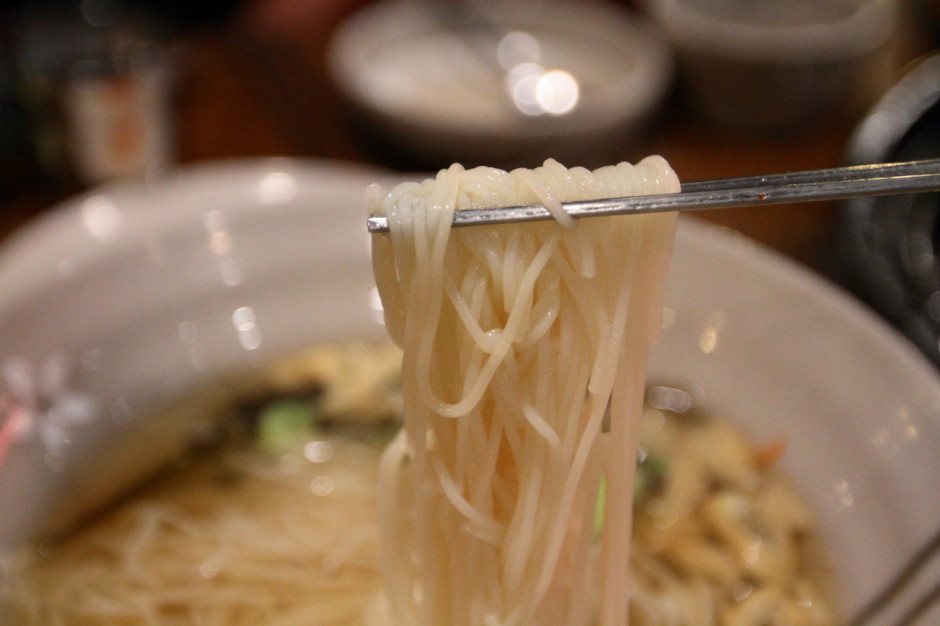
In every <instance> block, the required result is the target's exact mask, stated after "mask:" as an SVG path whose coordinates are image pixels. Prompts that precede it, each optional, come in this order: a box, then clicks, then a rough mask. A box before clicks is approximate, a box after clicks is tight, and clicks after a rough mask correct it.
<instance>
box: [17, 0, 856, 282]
mask: <svg viewBox="0 0 940 626" xmlns="http://www.w3.org/2000/svg"><path fill="white" fill-rule="evenodd" d="M362 2H363V0H347V1H342V2H336V1H331V0H310V1H307V2H297V1H293V0H256V1H254V2H249V3H248V4H247V5H245V6H244V7H242V9H241V11H240V13H239V14H237V15H236V16H234V17H233V18H232V19H231V20H229V21H228V22H226V23H225V24H224V25H221V26H216V27H213V28H205V29H202V30H199V31H196V32H190V33H187V34H186V35H184V36H183V37H181V38H180V40H179V41H178V43H177V47H178V51H179V61H178V74H179V87H178V93H177V100H176V106H177V114H178V127H177V131H178V160H179V162H180V163H183V164H185V163H190V162H194V161H201V160H206V159H224V158H229V157H246V156H261V155H290V156H302V157H317V158H330V159H341V160H347V161H354V162H366V163H370V162H371V163H376V160H375V157H374V156H373V155H372V154H371V153H370V152H369V151H368V150H366V149H364V148H363V146H362V145H361V144H359V143H357V141H356V140H355V139H354V137H353V134H352V133H350V132H349V127H348V125H347V124H346V122H345V120H344V118H343V115H342V107H341V104H340V101H339V98H338V95H337V94H336V92H335V91H334V89H333V88H332V86H331V85H330V81H329V77H328V75H327V72H326V69H325V61H324V50H325V46H326V42H327V41H328V39H329V35H330V33H331V32H332V30H333V28H334V26H335V24H337V23H338V22H339V21H340V20H341V19H342V17H343V16H344V15H345V14H346V13H348V12H349V11H351V10H352V9H354V8H355V6H356V5H357V4H361V3H362ZM673 100H674V102H672V103H671V104H670V105H669V106H668V107H666V110H665V112H664V113H663V115H662V117H661V119H660V120H659V122H658V123H657V124H655V125H654V126H652V127H651V129H650V132H649V137H648V139H647V140H645V141H644V142H643V143H642V144H639V145H637V146H633V147H632V148H631V153H632V154H633V155H642V154H651V153H658V154H662V155H663V156H665V157H666V158H667V159H668V160H669V161H670V163H671V164H672V165H673V167H674V168H675V169H676V171H677V172H678V173H679V175H680V178H682V179H684V180H696V179H702V178H712V177H722V176H739V175H750V174H762V173H770V172H778V171H788V170H796V169H809V168H821V167H832V166H836V165H840V164H842V155H843V152H844V149H845V145H846V140H847V137H848V136H849V133H850V132H851V129H852V128H853V126H854V124H855V123H856V121H857V119H858V115H859V111H858V110H855V111H842V112H840V113H839V114H837V115H836V116H835V117H829V118H826V119H823V120H820V121H819V123H818V124H816V125H815V126H814V127H812V128H806V129H803V130H801V131H799V132H795V133H790V134H783V135H774V136H754V135H750V136H740V135H734V134H729V133H727V132H722V131H720V130H717V129H713V128H710V127H709V126H708V125H707V124H705V123H704V122H702V121H701V120H699V119H698V118H697V117H696V116H695V115H694V114H692V113H690V112H689V111H688V109H687V107H686V106H685V105H684V103H683V102H682V100H681V98H674V99H673ZM546 156H550V155H546ZM379 164H380V165H386V166H389V165H391V166H395V165H396V164H394V163H379ZM443 165H446V164H442V166H443ZM76 191H78V188H77V187H74V186H70V185H68V184H65V185H62V184H52V183H49V182H47V181H37V182H36V183H34V184H32V185H28V186H26V187H24V188H22V189H20V190H17V192H16V193H14V194H12V195H10V196H9V197H7V198H6V199H5V201H4V202H3V203H2V205H0V237H2V236H7V235H9V234H10V233H11V232H13V231H14V230H15V229H16V228H18V227H20V226H22V225H23V224H25V223H27V222H28V221H29V220H30V219H31V218H32V217H33V216H35V215H37V214H38V213H40V212H41V211H42V210H44V209H45V208H46V207H48V206H50V205H51V204H53V203H54V202H56V201H58V200H61V199H62V198H64V197H67V196H68V195H70V194H72V193H75V192H76ZM701 215H702V216H704V217H705V218H706V219H708V220H711V221H714V222H717V223H720V224H724V225H726V226H729V227H731V228H734V229H736V230H738V231H740V232H742V233H744V234H746V235H748V236H750V237H752V238H754V239H756V240H758V241H761V242H763V243H765V244H767V245H769V246H771V247H773V248H775V249H777V250H779V251H781V252H783V253H784V254H786V255H788V256H791V257H793V258H796V259H798V260H800V261H801V262H805V263H807V264H809V265H817V263H818V259H819V256H820V253H821V252H824V251H825V250H826V248H827V246H828V245H829V243H830V242H831V238H832V233H833V228H834V227H835V224H836V208H835V207H834V206H833V205H832V204H831V203H815V204H806V205H779V206H772V207H761V208H758V209H736V210H730V209H729V210H718V211H710V212H708V213H707V214H704V213H703V214H701Z"/></svg>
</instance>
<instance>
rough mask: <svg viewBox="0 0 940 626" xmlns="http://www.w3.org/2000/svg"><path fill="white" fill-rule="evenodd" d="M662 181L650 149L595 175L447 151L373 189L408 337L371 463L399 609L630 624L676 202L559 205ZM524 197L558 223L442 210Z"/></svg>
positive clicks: (397, 317) (643, 189)
mask: <svg viewBox="0 0 940 626" xmlns="http://www.w3.org/2000/svg"><path fill="white" fill-rule="evenodd" d="M678 190H679V182H678V180H677V178H676V176H675V174H674V173H673V171H672V170H671V169H670V167H669V166H668V164H667V163H666V162H665V161H664V160H663V159H662V158H659V157H649V158H646V159H644V160H643V161H642V162H640V163H639V164H637V165H630V164H627V163H621V164H619V165H616V166H610V167H604V168H601V169H598V170H596V171H594V172H591V171H588V170H585V169H583V168H574V169H570V170H569V169H566V168H564V167H563V166H562V165H560V164H559V163H557V162H555V161H547V162H546V163H545V164H544V166H542V167H540V168H536V169H534V170H515V171H512V172H504V171H501V170H496V169H491V168H482V167H481V168H476V169H471V170H465V169H464V168H462V167H460V166H459V165H454V166H452V167H450V168H449V169H447V170H443V171H441V172H440V173H439V174H438V176H437V178H436V179H434V180H428V181H424V182H422V183H408V184H403V185H400V186H398V187H397V188H395V189H394V190H392V191H391V193H390V194H388V195H387V196H385V197H381V198H376V199H374V200H373V202H372V207H371V209H372V212H373V214H377V215H386V216H387V218H388V223H389V230H390V232H389V234H382V235H376V236H375V237H374V240H373V262H374V267H375V275H376V279H377V282H378V286H379V291H380V294H381V297H382V302H383V305H384V307H385V317H386V324H387V326H388V331H389V334H390V335H391V337H392V338H393V339H394V340H395V341H396V342H397V343H398V344H399V345H400V346H401V347H402V348H403V350H404V363H403V368H402V370H403V371H402V384H403V389H404V396H405V426H404V429H403V431H402V432H401V433H400V434H399V435H398V436H397V437H396V439H395V440H394V441H393V442H392V444H391V445H390V447H389V448H388V450H387V451H386V452H385V454H384V456H383V459H382V463H381V467H380V477H379V483H380V484H379V493H380V496H379V499H380V503H379V512H380V518H381V520H382V522H381V524H382V533H383V536H382V539H383V545H384V549H385V550H386V553H385V554H384V558H383V567H384V568H385V572H384V574H385V584H386V589H387V593H388V599H389V602H390V605H391V610H392V614H393V616H394V623H395V624H401V625H405V624H409V625H410V624H424V625H432V624H433V625H436V626H440V625H445V624H450V625H457V624H473V625H480V624H485V625H497V624H499V625H509V624H523V625H531V624H546V625H550V624H560V625H562V624H563V625H565V626H571V625H576V624H586V623H600V624H604V625H610V624H625V623H626V622H627V612H628V596H629V586H628V571H627V570H628V562H629V547H630V533H631V493H632V485H633V475H634V470H635V463H636V436H637V428H638V423H639V419H640V415H641V411H642V405H643V387H644V376H645V368H646V359H647V352H648V348H649V346H650V344H651V343H652V342H654V341H655V339H656V336H657V333H658V330H659V328H660V316H661V310H662V290H663V284H664V281H665V275H666V272H667V267H668V262H669V257H670V253H671V249H672V242H673V239H674V226H675V215H674V214H659V215H643V216H631V217H599V218H590V219H582V220H578V221H577V222H574V221H573V220H572V219H571V218H570V216H568V215H567V214H565V213H564V211H563V209H562V207H561V206H560V204H559V203H560V202H564V201H569V200H582V199H592V198H602V197H617V196H629V195H641V194H654V193H671V192H676V191H678ZM520 204H542V205H544V206H545V207H546V208H548V209H549V210H550V211H551V212H552V214H553V215H554V216H555V220H554V221H547V222H538V223H529V224H525V225H499V226H473V227H469V228H457V229H452V228H451V221H452V216H453V213H454V211H459V210H462V209H468V208H484V207H497V206H510V205H520ZM608 407H609V408H608ZM602 485H603V486H602ZM602 488H603V489H606V505H605V506H604V511H603V525H602V526H601V525H600V524H598V523H595V515H596V508H597V507H596V502H597V501H598V492H599V489H602ZM599 528H600V529H602V530H596V529H599Z"/></svg>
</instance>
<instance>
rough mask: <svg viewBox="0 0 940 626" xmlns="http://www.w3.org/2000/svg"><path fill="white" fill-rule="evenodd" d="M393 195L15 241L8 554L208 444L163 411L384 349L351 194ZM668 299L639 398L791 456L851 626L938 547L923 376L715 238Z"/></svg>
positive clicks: (281, 198) (729, 239) (221, 209)
mask: <svg viewBox="0 0 940 626" xmlns="http://www.w3.org/2000/svg"><path fill="white" fill-rule="evenodd" d="M391 181H392V178H391V177H390V176H389V175H387V174H385V173H382V172H377V171H372V170H364V169H355V168H350V167H347V166H340V165H336V164H330V163H323V162H315V161H295V160H278V159H272V160H260V161H246V162H231V163H217V164H206V165H200V166H196V167H192V168H189V169H186V170H183V171H181V172H179V173H177V174H175V175H172V176H170V177H168V178H167V179H165V180H163V181H161V182H159V183H155V184H153V185H152V186H146V185H143V184H137V183H123V184H115V185H111V186H107V187H103V188H100V189H97V190H94V191H92V192H90V193H89V194H87V195H85V196H83V197H80V198H76V199H74V200H72V201H69V202H67V203H65V204H64V205H62V206H60V207H58V208H57V209H56V210H55V211H53V212H51V213H49V214H48V215H47V216H46V217H45V218H43V219H42V220H40V221H38V222H36V223H34V224H33V225H32V226H31V227H29V228H27V229H25V230H24V231H22V232H21V233H20V234H19V236H18V237H15V238H14V239H13V240H11V241H9V242H7V244H6V245H5V246H4V247H3V248H2V250H0V398H2V400H0V547H4V546H7V547H8V546H10V545H11V544H13V543H15V542H16V541H18V540H20V539H22V538H24V537H26V536H29V535H34V534H35V533H37V532H41V531H48V530H52V529H55V528H58V527H61V526H62V525H64V524H66V523H67V522H69V521H70V520H71V519H74V516H75V515H77V514H78V513H79V512H80V511H82V510H85V509H87V508H88V507H90V506H93V505H94V504H96V503H98V502H100V501H101V500H102V499H104V498H107V497H108V496H110V495H112V494H113V493H115V491H116V490H117V489H118V488H120V487H122V486H124V485H126V484H128V483H130V482H132V481H133V480H135V479H137V478H139V477H140V476H141V475H143V474H145V473H146V472H148V471H150V470H152V469H153V467H154V466H155V465H156V464H157V463H158V462H160V461H161V460H163V459H165V458H166V456H167V455H168V454H170V453H171V451H172V450H173V449H174V447H175V446H176V445H178V444H179V442H180V441H181V440H183V439H185V438H186V437H187V436H189V434H190V433H191V432H192V431H193V429H194V428H196V427H197V426H198V424H197V423H194V422H193V419H194V417H193V416H187V415H181V414H176V415H173V416H170V417H165V418H164V419H163V420H162V421H156V420H154V419H152V415H153V414H154V412H155V411H156V410H157V409H159V408H161V407H164V406H167V405H169V404H172V403H173V401H174V400H176V399H178V398H182V397H185V396H188V395H189V394H191V393H192V392H193V391H195V390H197V389H200V388H204V387H205V386H207V385H211V383H212V381H213V380H215V379H217V377H218V376H219V375H220V374H221V373H223V372H228V371H231V370H233V369H244V368H249V367H260V366H261V365H262V364H263V363H264V362H265V361H266V360H268V359H269V358H271V357H273V356H276V355H280V354H283V353H289V352H290V351H292V350H295V349H297V348H299V347H301V346H305V345H307V344H309V343H312V342H316V341H322V340H328V339H352V338H379V337H383V336H384V331H383V328H382V327H381V326H380V325H379V324H378V323H376V315H375V313H376V311H375V309H374V300H373V298H374V292H373V291H372V289H373V283H372V277H371V267H370V262H369V256H368V237H367V235H366V233H365V224H364V218H365V210H364V190H365V187H366V186H367V185H368V184H369V183H372V182H385V183H391ZM669 281H670V282H669V288H668V315H667V316H666V319H667V321H668V328H667V329H666V330H665V333H664V336H663V339H662V342H661V344H660V345H659V346H658V347H657V349H656V351H655V353H654V358H653V365H652V373H651V377H652V380H654V381H659V382H671V383H676V384H679V385H683V386H686V387H689V388H694V389H695V390H696V392H697V396H698V397H700V398H701V402H702V403H703V404H704V406H705V407H706V408H708V409H710V410H713V411H715V412H717V413H720V414H722V415H725V416H727V417H728V418H730V419H732V420H734V421H736V422H738V423H739V424H741V425H742V426H743V427H744V428H745V429H746V430H747V431H748V432H749V433H750V434H752V435H753V436H754V437H757V438H759V439H760V438H769V437H777V436H781V435H782V436H785V437H787V439H788V440H789V442H790V446H789V451H788V453H787V454H786V456H785V460H784V469H785V470H786V471H787V472H789V473H790V474H792V476H794V478H795V480H796V481H797V483H798V486H799V488H800V489H801V490H802V491H803V493H805V494H806V496H807V498H808V499H809V501H810V503H811V505H812V507H813V509H814V510H815V512H816V514H817V515H818V516H819V519H820V524H821V527H822V532H823V534H824V538H825V540H826V543H827V545H828V547H829V548H830V549H831V550H832V552H833V554H834V557H835V560H836V566H837V568H838V574H839V578H838V587H839V590H840V592H841V594H842V597H843V599H844V603H845V607H846V610H847V611H848V612H849V613H853V612H855V611H857V610H858V609H859V608H860V606H861V605H862V604H863V603H864V602H865V601H866V600H867V599H869V598H870V597H871V596H872V594H874V593H875V591H876V590H877V589H878V588H880V587H881V586H883V585H884V584H885V583H886V582H887V581H888V580H889V579H891V577H892V576H894V575H895V574H896V573H897V572H898V571H899V570H900V569H901V568H902V566H903V564H904V563H905V561H906V560H907V559H908V558H909V557H910V556H911V555H912V554H914V552H915V551H916V550H917V549H918V548H919V547H920V546H921V545H923V544H924V543H925V542H926V541H927V540H928V538H929V537H931V536H932V535H933V534H934V532H935V531H936V529H937V527H938V526H940V498H937V497H936V485H937V482H938V479H940V419H938V416H940V381H938V378H937V375H936V372H935V371H934V369H933V368H932V367H931V366H929V365H928V364H927V363H926V362H925V361H924V359H922V358H921V356H920V354H919V353H918V352H917V351H916V350H915V349H913V348H912V347H911V346H910V345H909V344H908V343H906V342H905V341H904V340H902V339H900V338H899V336H898V335H896V334H895V333H894V332H892V331H891V330H889V329H888V328H887V327H885V326H884V325H883V324H882V323H881V322H879V321H878V320H876V319H875V318H874V317H873V316H872V315H870V314H869V313H868V312H867V310H864V309H862V308H860V307H859V306H858V305H856V304H855V302H854V301H852V300H849V299H848V298H847V297H845V296H844V295H842V294H841V293H839V292H837V291H836V290H834V289H833V288H832V287H831V286H829V285H828V284H826V283H824V282H822V281H821V280H819V279H817V278H815V277H814V276H812V275H810V274H808V273H807V272H805V271H803V270H802V269H800V268H798V267H796V266H795V265H793V264H792V263H790V262H787V261H785V260H783V259H781V258H779V257H777V256H776V255H774V254H771V253H769V252H767V251H766V250H764V249H762V248H760V247H758V246H757V245H756V244H754V243H752V242H750V241H748V240H745V239H743V238H742V237H740V236H737V235H735V234H732V233H730V232H728V231H724V230H719V229H717V228H715V227H710V226H705V225H703V224H701V223H699V222H696V221H693V220H685V221H682V222H681V225H680V229H679V237H678V245H677V252H676V257H675V263H674V268H673V272H672V274H671V276H670V279H669ZM937 570H940V562H938V563H937V564H936V566H935V567H934V569H933V570H929V569H928V571H926V572H925V575H924V576H923V577H921V578H917V579H915V580H914V581H913V583H912V584H911V585H910V586H909V587H908V591H909V592H910V593H911V594H915V593H917V592H919V591H922V590H923V589H924V588H925V586H930V585H931V584H933V581H935V580H936V578H937V576H938V575H940V574H938V571H937ZM932 617H933V618H934V621H933V622H932V623H937V621H936V618H937V617H938V615H936V614H934V615H933V616H932ZM928 619H929V617H928ZM888 623H890V621H889V622H888ZM926 623H931V622H930V621H928V622H926Z"/></svg>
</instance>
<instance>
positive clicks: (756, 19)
mask: <svg viewBox="0 0 940 626" xmlns="http://www.w3.org/2000/svg"><path fill="white" fill-rule="evenodd" d="M644 1H645V5H646V6H647V7H648V9H649V11H650V13H651V14H652V15H653V17H654V18H655V19H656V20H657V21H658V23H659V24H660V25H661V26H662V28H663V30H664V31H665V33H666V35H667V37H668V39H669V41H670V42H671V43H672V45H673V46H674V47H675V49H676V52H677V56H678V60H679V67H680V81H681V84H682V86H684V87H685V89H686V91H687V93H688V95H689V97H690V99H691V101H692V104H693V106H694V108H695V109H696V110H698V111H699V112H700V113H701V114H702V115H703V116H704V117H705V118H706V119H708V120H710V121H712V122H714V123H716V124H718V125H719V126H721V127H723V128H724V129H736V130H739V131H745V132H751V131H782V130H793V129H796V128H800V127H806V126H809V125H811V124H813V123H817V124H818V123H823V122H825V121H826V120H827V118H828V116H829V114H831V113H832V112H834V111H837V110H840V109H842V110H847V109H851V108H854V107H857V106H858V104H859V100H860V99H861V98H862V97H863V94H864V92H865V90H866V88H871V87H872V85H871V81H872V78H871V76H870V75H871V74H873V73H877V72H875V68H876V67H877V64H876V63H877V60H878V58H879V52H880V51H882V49H883V48H884V45H885V43H886V41H887V40H888V39H889V37H891V36H892V35H893V34H894V32H895V29H896V26H897V17H898V16H897V14H898V2H897V1H896V0H830V1H825V2H821V1H819V0H770V1H763V2H753V1H749V0H644Z"/></svg>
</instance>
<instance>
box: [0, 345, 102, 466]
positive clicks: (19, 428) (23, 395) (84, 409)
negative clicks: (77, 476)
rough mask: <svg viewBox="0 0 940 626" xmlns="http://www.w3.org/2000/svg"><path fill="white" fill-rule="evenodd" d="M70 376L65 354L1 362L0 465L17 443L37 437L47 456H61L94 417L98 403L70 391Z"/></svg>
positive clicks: (87, 395) (87, 396) (89, 397)
mask: <svg viewBox="0 0 940 626" xmlns="http://www.w3.org/2000/svg"><path fill="white" fill-rule="evenodd" d="M71 373H72V367H71V362H70V360H69V358H68V357H67V356H66V355H65V354H63V353H55V354H52V355H50V356H48V357H46V358H45V359H43V360H42V361H41V362H39V363H31V362H29V361H27V360H25V359H20V358H12V359H8V360H7V361H5V362H4V363H2V364H0V466H2V464H3V460H4V458H6V456H7V453H8V452H9V450H10V447H11V446H12V445H13V444H14V443H15V442H17V441H21V440H27V439H30V438H32V437H37V436H38V437H39V439H40V441H41V442H42V444H43V446H44V447H45V449H46V452H47V453H48V454H50V455H52V456H53V457H60V456H62V453H63V451H64V449H65V447H66V446H68V444H69V443H70V442H71V437H72V431H73V429H74V428H75V427H76V426H80V425H82V424H87V423H89V422H91V421H93V420H94V419H95V417H96V416H97V414H98V409H99V404H98V402H97V401H96V400H95V398H93V397H92V396H91V395H90V394H88V393H86V392H84V391H81V390H77V389H72V388H71V387H70V385H69V383H70V379H71Z"/></svg>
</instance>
